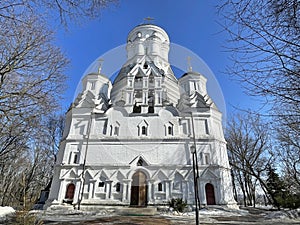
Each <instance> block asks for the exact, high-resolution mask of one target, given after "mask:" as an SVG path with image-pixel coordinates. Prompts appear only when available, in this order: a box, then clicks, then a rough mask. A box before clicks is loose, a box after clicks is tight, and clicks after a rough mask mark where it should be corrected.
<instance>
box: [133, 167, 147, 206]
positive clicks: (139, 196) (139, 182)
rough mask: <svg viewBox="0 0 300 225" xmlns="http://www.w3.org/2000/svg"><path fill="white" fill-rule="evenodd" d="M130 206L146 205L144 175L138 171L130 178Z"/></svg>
mask: <svg viewBox="0 0 300 225" xmlns="http://www.w3.org/2000/svg"><path fill="white" fill-rule="evenodd" d="M130 205H132V206H146V205H147V184H146V175H145V174H144V173H143V172H141V171H138V172H136V173H135V174H133V176H132V183H131V197H130Z"/></svg>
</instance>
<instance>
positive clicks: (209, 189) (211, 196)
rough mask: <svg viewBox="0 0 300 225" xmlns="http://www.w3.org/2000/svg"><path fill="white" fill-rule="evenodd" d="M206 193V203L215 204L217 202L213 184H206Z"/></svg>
mask: <svg viewBox="0 0 300 225" xmlns="http://www.w3.org/2000/svg"><path fill="white" fill-rule="evenodd" d="M205 194H206V204H207V205H215V204H216V199H215V190H214V186H213V185H212V184H210V183H207V184H206V185H205Z"/></svg>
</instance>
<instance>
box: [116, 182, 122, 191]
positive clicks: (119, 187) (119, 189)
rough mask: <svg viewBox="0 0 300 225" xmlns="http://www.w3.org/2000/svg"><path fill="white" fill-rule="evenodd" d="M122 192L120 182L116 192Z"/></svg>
mask: <svg viewBox="0 0 300 225" xmlns="http://www.w3.org/2000/svg"><path fill="white" fill-rule="evenodd" d="M120 191H121V184H120V182H118V183H117V184H116V192H120Z"/></svg>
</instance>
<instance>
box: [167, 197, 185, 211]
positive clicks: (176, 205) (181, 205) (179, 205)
mask: <svg viewBox="0 0 300 225" xmlns="http://www.w3.org/2000/svg"><path fill="white" fill-rule="evenodd" d="M186 206H187V203H186V201H184V200H182V198H172V199H171V200H170V201H169V207H171V208H173V209H174V210H175V211H176V212H183V211H184V209H185V208H186Z"/></svg>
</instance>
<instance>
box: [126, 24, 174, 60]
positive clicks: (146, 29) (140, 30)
mask: <svg viewBox="0 0 300 225" xmlns="http://www.w3.org/2000/svg"><path fill="white" fill-rule="evenodd" d="M169 45H170V40H169V36H168V34H167V33H166V32H165V31H164V30H163V29H162V28H161V27H158V26H156V25H152V24H143V25H139V26H136V27H135V28H134V29H133V30H132V31H130V33H129V34H128V37H127V46H126V48H127V60H128V61H130V62H132V61H136V60H138V59H139V56H143V55H148V56H149V57H150V58H152V60H153V61H155V59H157V57H158V56H159V58H161V59H162V60H164V61H168V54H169Z"/></svg>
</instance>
